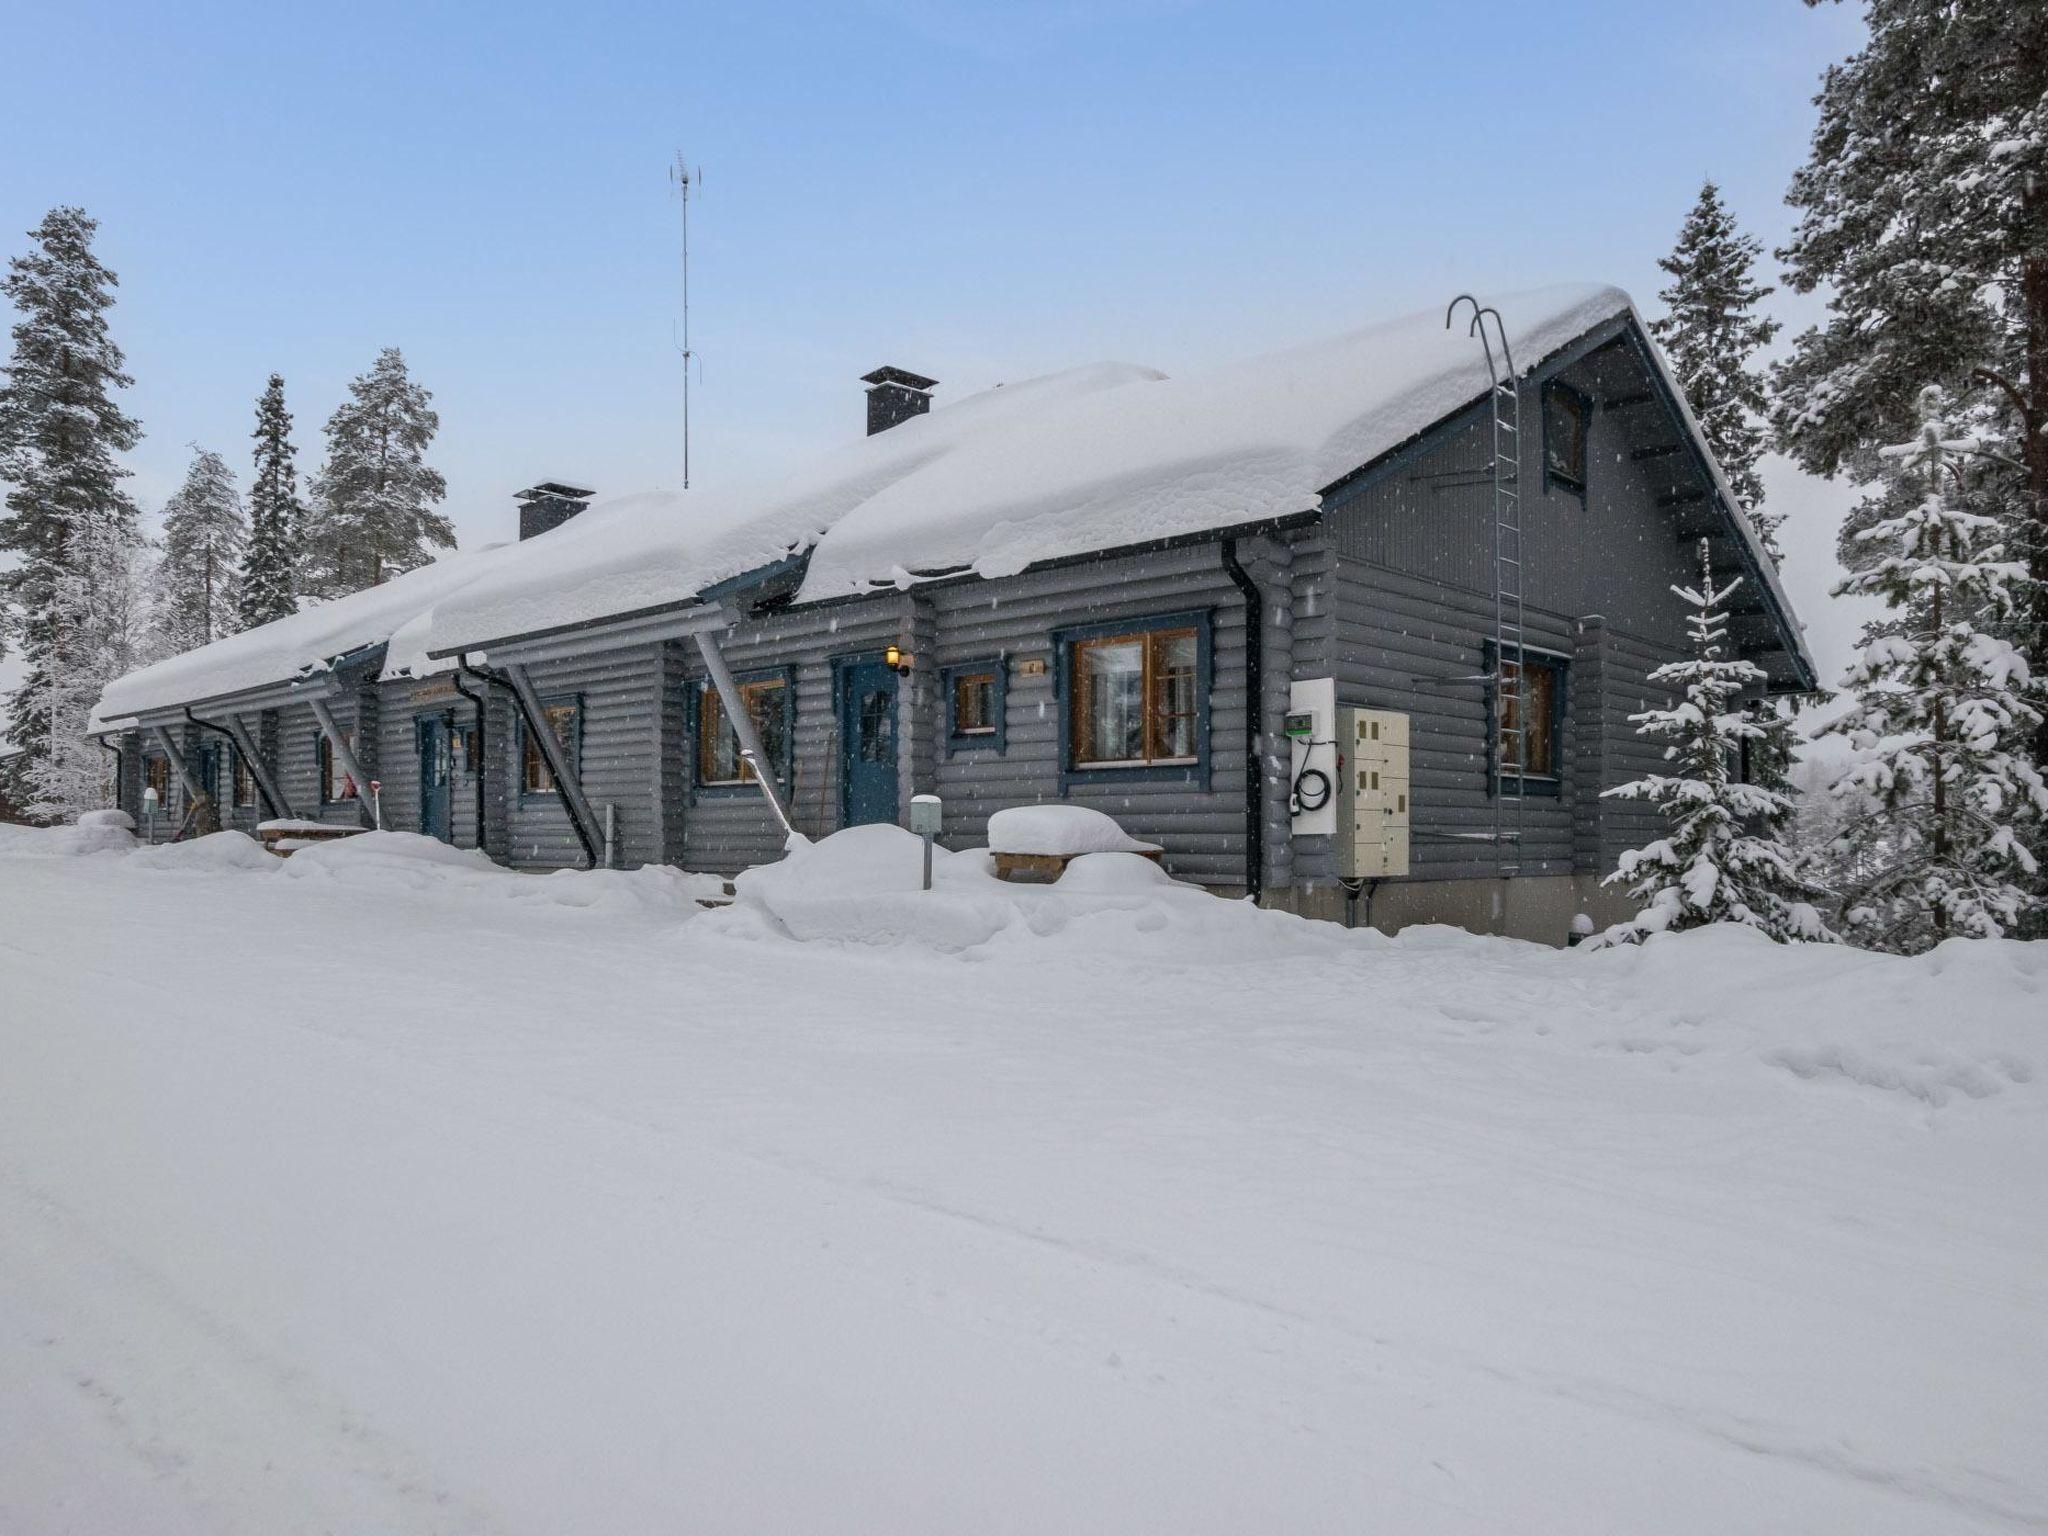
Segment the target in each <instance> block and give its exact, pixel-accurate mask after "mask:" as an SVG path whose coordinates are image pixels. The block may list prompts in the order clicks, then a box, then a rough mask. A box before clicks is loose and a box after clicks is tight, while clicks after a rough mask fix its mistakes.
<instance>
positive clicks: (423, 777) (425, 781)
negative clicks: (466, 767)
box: [414, 715, 454, 843]
mask: <svg viewBox="0 0 2048 1536" xmlns="http://www.w3.org/2000/svg"><path fill="white" fill-rule="evenodd" d="M414 729H415V730H416V731H417V732H418V738H419V749H420V831H421V832H422V833H423V834H425V835H426V836H428V837H437V838H439V839H440V840H441V841H442V842H444V843H445V842H449V841H450V840H451V839H452V838H453V835H454V828H453V821H454V817H453V814H452V813H453V810H454V801H453V798H452V797H453V785H452V784H451V782H450V780H451V779H452V778H453V774H452V773H451V771H450V770H451V768H452V766H453V765H452V764H451V763H450V761H449V753H448V721H447V720H446V718H444V717H443V716H441V715H425V716H422V717H421V718H420V719H419V720H418V721H417V722H416V724H415V726H414Z"/></svg>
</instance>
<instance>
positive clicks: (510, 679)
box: [456, 651, 599, 869]
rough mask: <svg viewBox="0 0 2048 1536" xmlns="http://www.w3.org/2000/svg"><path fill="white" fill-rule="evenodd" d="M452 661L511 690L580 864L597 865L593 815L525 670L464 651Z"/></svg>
mask: <svg viewBox="0 0 2048 1536" xmlns="http://www.w3.org/2000/svg"><path fill="white" fill-rule="evenodd" d="M456 665H458V666H460V667H464V668H467V669H468V670H469V671H471V672H473V673H475V674H476V675H477V676H478V677H480V678H482V679H483V680H484V681H485V682H487V683H497V684H499V685H500V686H502V687H504V688H507V689H509V690H511V693H512V702H513V703H515V704H517V705H518V706H519V718H520V719H522V720H524V721H525V722H526V728H527V730H528V731H530V732H532V733H533V739H534V741H535V743H536V744H537V745H538V746H539V747H540V755H541V756H542V757H544V758H546V759H547V764H548V772H550V773H552V774H553V775H554V776H555V788H556V790H557V791H558V792H559V793H560V794H561V797H562V808H563V809H564V810H565V811H567V812H568V813H569V830H570V831H572V832H574V833H575V834H576V841H577V842H579V843H581V844H582V845H583V867H584V868H585V869H596V868H597V867H598V857H599V855H598V847H597V816H596V813H595V812H593V811H592V810H591V808H590V802H589V801H588V800H587V799H585V798H584V795H583V784H582V781H581V780H579V779H578V778H577V777H576V775H575V773H574V771H573V770H572V769H571V768H570V766H569V759H568V756H567V755H566V754H565V753H564V752H563V751H562V744H561V743H560V742H559V741H556V740H555V733H554V732H553V731H552V730H550V729H549V728H548V725H547V722H546V721H545V720H543V719H542V718H541V712H540V708H539V700H538V697H537V696H535V695H534V693H533V684H532V683H531V682H529V681H528V680H527V677H526V674H525V673H523V672H521V671H519V670H518V669H517V668H516V667H515V668H513V669H511V670H510V671H505V672H500V671H497V670H495V669H494V668H491V667H486V666H484V665H482V664H481V663H479V662H473V661H471V660H470V659H469V653H468V652H467V651H464V652H463V653H462V654H461V655H460V656H458V657H457V658H456Z"/></svg>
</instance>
